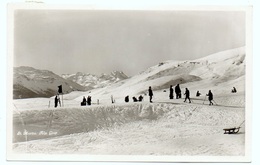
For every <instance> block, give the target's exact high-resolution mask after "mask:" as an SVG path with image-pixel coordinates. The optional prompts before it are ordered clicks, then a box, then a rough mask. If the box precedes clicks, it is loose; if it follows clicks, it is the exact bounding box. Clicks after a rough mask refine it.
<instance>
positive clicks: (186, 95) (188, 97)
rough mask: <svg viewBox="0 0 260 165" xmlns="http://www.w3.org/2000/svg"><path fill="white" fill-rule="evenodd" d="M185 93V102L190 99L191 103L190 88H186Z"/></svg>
mask: <svg viewBox="0 0 260 165" xmlns="http://www.w3.org/2000/svg"><path fill="white" fill-rule="evenodd" d="M184 95H185V100H184V102H186V100H187V99H189V103H191V101H190V91H189V90H188V88H186V91H185V93H184Z"/></svg>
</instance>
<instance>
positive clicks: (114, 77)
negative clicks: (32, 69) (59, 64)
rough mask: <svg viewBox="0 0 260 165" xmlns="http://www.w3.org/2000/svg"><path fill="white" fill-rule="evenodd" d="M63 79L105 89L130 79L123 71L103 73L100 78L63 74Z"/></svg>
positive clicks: (96, 76)
mask: <svg viewBox="0 0 260 165" xmlns="http://www.w3.org/2000/svg"><path fill="white" fill-rule="evenodd" d="M62 77H63V78H65V79H68V80H71V81H73V82H75V83H78V84H80V85H82V86H85V87H91V88H99V87H104V86H107V85H110V84H112V83H115V82H118V81H120V80H124V79H127V78H128V77H127V76H126V75H125V74H124V73H123V72H122V71H113V72H111V73H110V74H106V73H102V74H101V75H100V76H98V75H94V74H90V73H88V74H86V73H82V72H77V73H76V74H63V75H62Z"/></svg>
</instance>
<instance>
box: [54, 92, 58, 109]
mask: <svg viewBox="0 0 260 165" xmlns="http://www.w3.org/2000/svg"><path fill="white" fill-rule="evenodd" d="M57 106H58V96H57V95H56V96H55V98H54V107H55V108H57Z"/></svg>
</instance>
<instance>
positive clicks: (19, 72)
mask: <svg viewBox="0 0 260 165" xmlns="http://www.w3.org/2000/svg"><path fill="white" fill-rule="evenodd" d="M59 85H62V88H63V92H64V93H69V92H71V91H78V90H80V91H83V90H85V89H84V88H83V87H82V86H80V85H78V84H76V83H74V82H72V81H69V80H66V79H63V78H62V77H60V76H58V75H56V74H54V73H53V72H51V71H48V70H38V69H34V68H32V67H26V66H21V67H15V68H14V83H13V86H14V91H13V93H14V96H13V97H14V98H31V97H51V96H53V95H55V94H56V93H57V91H58V86H59Z"/></svg>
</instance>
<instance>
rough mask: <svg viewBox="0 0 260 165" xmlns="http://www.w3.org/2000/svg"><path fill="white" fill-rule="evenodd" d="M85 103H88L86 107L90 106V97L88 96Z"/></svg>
mask: <svg viewBox="0 0 260 165" xmlns="http://www.w3.org/2000/svg"><path fill="white" fill-rule="evenodd" d="M87 103H88V105H91V96H88V98H87Z"/></svg>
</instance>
